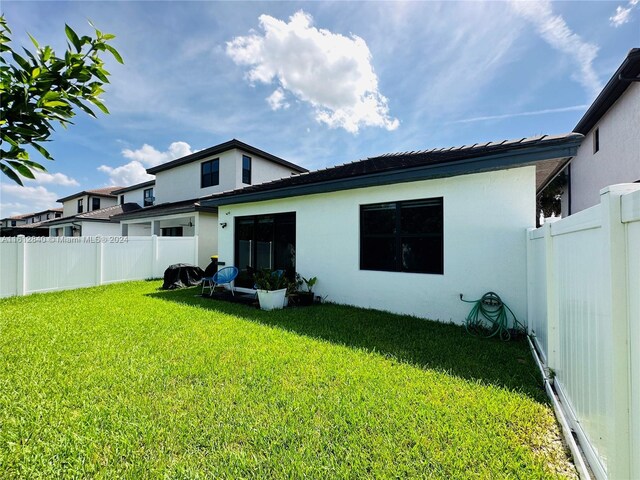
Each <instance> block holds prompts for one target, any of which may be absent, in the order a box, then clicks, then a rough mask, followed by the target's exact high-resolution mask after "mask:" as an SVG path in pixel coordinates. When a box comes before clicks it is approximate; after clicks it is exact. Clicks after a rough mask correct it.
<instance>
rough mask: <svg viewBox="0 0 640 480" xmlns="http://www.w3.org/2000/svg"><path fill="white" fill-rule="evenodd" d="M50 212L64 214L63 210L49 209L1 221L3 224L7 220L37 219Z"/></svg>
mask: <svg viewBox="0 0 640 480" xmlns="http://www.w3.org/2000/svg"><path fill="white" fill-rule="evenodd" d="M49 212H53V213H60V212H62V208H48V209H46V210H41V211H39V212H31V213H23V214H21V215H14V216H12V217H5V218H2V219H0V222H3V221H5V220H24V219H25V218H28V217H35V216H37V215H44V214H46V213H49Z"/></svg>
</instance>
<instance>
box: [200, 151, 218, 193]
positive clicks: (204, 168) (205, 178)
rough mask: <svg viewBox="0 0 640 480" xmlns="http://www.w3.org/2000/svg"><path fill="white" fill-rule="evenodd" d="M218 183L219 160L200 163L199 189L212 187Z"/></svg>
mask: <svg viewBox="0 0 640 480" xmlns="http://www.w3.org/2000/svg"><path fill="white" fill-rule="evenodd" d="M219 183H220V159H218V158H215V159H213V160H209V161H208V162H202V164H201V166H200V188H207V187H213V186H215V185H218V184H219Z"/></svg>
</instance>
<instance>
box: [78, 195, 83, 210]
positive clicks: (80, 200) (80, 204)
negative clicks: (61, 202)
mask: <svg viewBox="0 0 640 480" xmlns="http://www.w3.org/2000/svg"><path fill="white" fill-rule="evenodd" d="M82 209H83V206H82V198H81V199H79V200H78V213H82Z"/></svg>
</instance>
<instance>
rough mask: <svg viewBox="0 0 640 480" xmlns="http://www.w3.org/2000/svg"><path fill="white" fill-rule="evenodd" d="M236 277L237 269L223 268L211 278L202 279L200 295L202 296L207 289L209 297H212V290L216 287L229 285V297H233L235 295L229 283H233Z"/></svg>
mask: <svg viewBox="0 0 640 480" xmlns="http://www.w3.org/2000/svg"><path fill="white" fill-rule="evenodd" d="M237 276H238V268H237V267H224V268H221V269H220V270H218V271H217V272H216V273H214V274H213V276H212V277H205V278H203V279H202V295H204V291H205V290H207V289H209V296H211V295H213V291H214V289H215V288H216V287H217V286H218V285H229V289H230V290H231V295H233V296H234V297H235V293H234V292H233V287H232V286H231V282H233V281H234V280H235V279H236V277H237Z"/></svg>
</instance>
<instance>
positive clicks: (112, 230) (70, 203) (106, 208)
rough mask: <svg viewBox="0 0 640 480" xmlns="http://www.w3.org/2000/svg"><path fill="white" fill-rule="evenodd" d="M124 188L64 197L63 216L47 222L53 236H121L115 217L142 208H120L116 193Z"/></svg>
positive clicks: (134, 205)
mask: <svg viewBox="0 0 640 480" xmlns="http://www.w3.org/2000/svg"><path fill="white" fill-rule="evenodd" d="M120 189H122V187H106V188H98V189H95V190H83V191H81V192H78V193H74V194H73V195H69V196H67V197H64V198H61V199H59V200H58V202H60V203H62V217H60V218H56V219H54V220H50V221H48V222H46V226H47V227H48V228H49V235H50V236H52V237H62V236H64V237H80V236H91V235H120V224H119V223H118V221H117V220H112V218H111V217H112V216H114V215H116V214H118V213H122V212H123V211H131V210H135V209H138V208H140V206H139V205H138V204H136V203H127V204H124V205H120V204H119V203H118V196H117V195H115V194H114V193H113V192H114V191H117V190H120Z"/></svg>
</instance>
